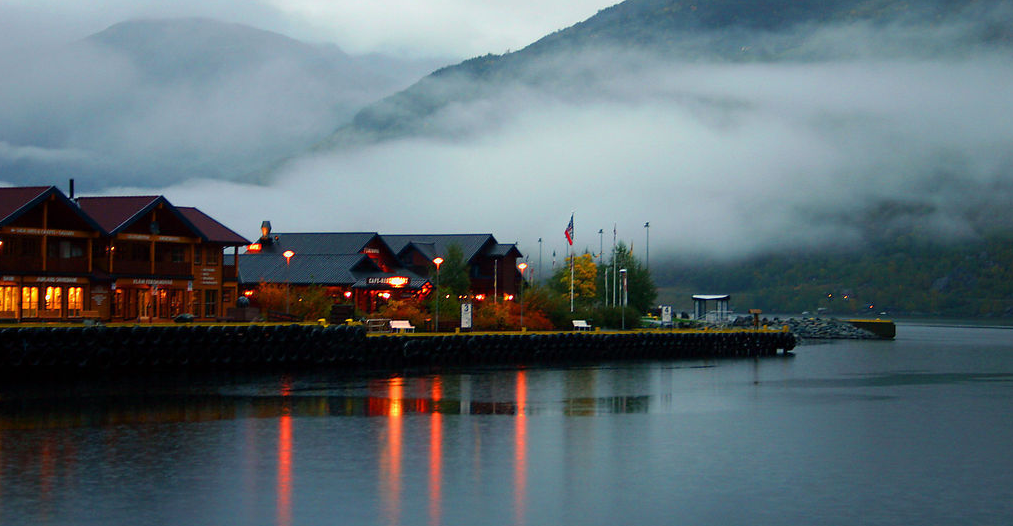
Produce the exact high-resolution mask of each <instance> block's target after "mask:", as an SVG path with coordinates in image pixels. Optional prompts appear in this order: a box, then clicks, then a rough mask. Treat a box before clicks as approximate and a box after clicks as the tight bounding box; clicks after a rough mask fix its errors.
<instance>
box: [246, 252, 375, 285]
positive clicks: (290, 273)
mask: <svg viewBox="0 0 1013 526" xmlns="http://www.w3.org/2000/svg"><path fill="white" fill-rule="evenodd" d="M352 272H370V273H373V272H380V269H379V267H377V266H376V264H375V263H373V262H372V260H370V259H369V257H368V256H366V255H365V254H337V255H335V254H302V253H297V255H296V256H294V257H293V258H292V259H291V260H290V261H289V263H288V265H286V263H285V258H284V257H282V256H281V255H279V254H263V253H261V254H242V255H240V256H239V282H240V283H243V284H256V283H260V282H261V281H264V282H267V283H297V284H315V285H349V286H350V285H352V284H354V283H355V282H356V281H357V280H358V278H357V277H356V276H355V275H353V274H352Z"/></svg>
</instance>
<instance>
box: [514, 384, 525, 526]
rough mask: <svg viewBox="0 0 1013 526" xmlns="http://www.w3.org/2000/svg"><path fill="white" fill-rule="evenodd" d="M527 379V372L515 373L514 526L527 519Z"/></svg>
mask: <svg viewBox="0 0 1013 526" xmlns="http://www.w3.org/2000/svg"><path fill="white" fill-rule="evenodd" d="M527 403H528V378H527V372H525V371H517V426H516V428H515V431H514V433H515V434H514V444H515V447H516V448H517V449H516V451H515V452H514V514H515V515H516V517H515V520H514V524H524V523H525V520H526V518H527V496H528V487H527V486H528V420H527V418H528V417H527V410H528V409H527Z"/></svg>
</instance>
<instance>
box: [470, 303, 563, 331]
mask: <svg viewBox="0 0 1013 526" xmlns="http://www.w3.org/2000/svg"><path fill="white" fill-rule="evenodd" d="M526 300H527V298H525V302H524V327H526V328H527V329H528V330H533V331H547V330H552V329H553V328H554V325H553V323H552V322H551V321H549V318H548V317H547V316H546V315H545V313H544V312H542V311H541V310H539V309H538V308H537V307H534V308H532V306H530V305H528V303H527V301H526ZM472 323H473V325H474V328H475V329H477V330H483V331H516V330H520V328H521V305H520V303H519V302H517V301H501V302H499V303H494V302H484V303H482V304H480V305H476V306H475V317H474V319H473V322H472Z"/></svg>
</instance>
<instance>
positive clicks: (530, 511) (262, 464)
mask: <svg viewBox="0 0 1013 526" xmlns="http://www.w3.org/2000/svg"><path fill="white" fill-rule="evenodd" d="M1011 410H1013V330H1011V329H997V328H962V327H931V326H916V325H902V326H900V327H899V330H898V338H897V340H896V341H892V342H836V343H832V344H825V345H812V346H804V347H800V348H799V349H797V350H796V353H795V357H794V358H772V359H763V360H722V361H677V362H646V363H636V364H608V365H602V366H599V367H581V368H572V369H561V368H547V369H538V368H533V369H524V370H516V369H478V370H468V371H457V372H455V373H453V374H440V375H424V376H408V377H380V378H363V377H355V378H350V377H340V376H333V375H323V374H299V375H292V376H280V375H277V376H264V375H260V376H252V377H221V378H208V377H199V378H146V379H143V380H141V381H138V382H132V383H123V382H113V381H104V382H79V383H76V384H74V385H69V386H67V385H64V384H59V385H41V386H36V385H29V386H26V385H13V384H11V383H10V382H8V383H7V384H6V385H5V386H3V387H0V523H2V524H54V525H57V524H58V525H65V524H96V525H98V524H166V525H170V524H171V525H177V524H196V525H205V524H207V525H212V524H214V525H217V524H263V525H280V526H288V525H304V524H351V525H356V524H369V525H372V524H377V525H392V524H407V525H433V524H469V525H470V524H504V525H543V524H574V525H595V524H601V525H610V526H611V525H615V524H637V525H663V524H664V525H669V524H707V525H714V524H723V525H725V524H742V525H746V524H748V525H756V524H791V525H797V524H842V525H843V524H846V525H853V524H897V525H900V524H904V525H909V524H961V525H965V524H989V525H995V524H1009V523H1011V522H1013V421H1011V417H1013V414H1011Z"/></svg>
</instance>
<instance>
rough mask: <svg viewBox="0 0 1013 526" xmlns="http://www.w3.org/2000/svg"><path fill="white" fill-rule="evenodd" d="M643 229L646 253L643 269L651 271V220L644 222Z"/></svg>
mask: <svg viewBox="0 0 1013 526" xmlns="http://www.w3.org/2000/svg"><path fill="white" fill-rule="evenodd" d="M644 230H645V231H646V232H647V234H646V235H647V243H646V254H645V255H644V269H645V270H647V271H648V272H650V271H651V222H650V221H648V222H646V223H644Z"/></svg>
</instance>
